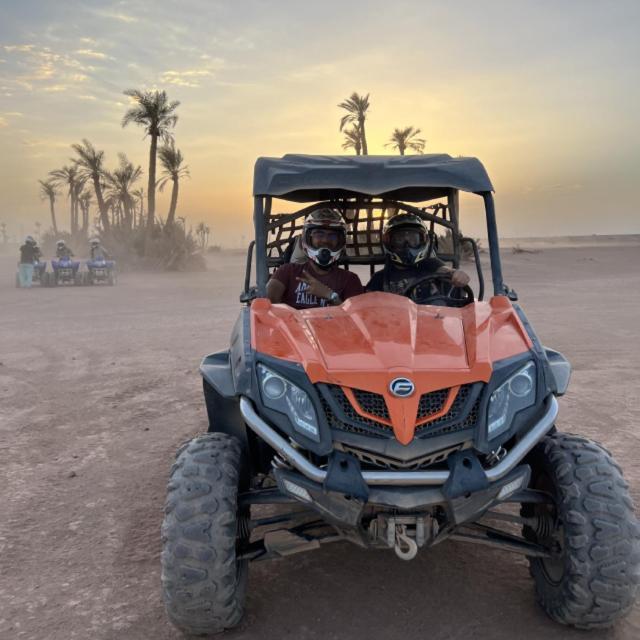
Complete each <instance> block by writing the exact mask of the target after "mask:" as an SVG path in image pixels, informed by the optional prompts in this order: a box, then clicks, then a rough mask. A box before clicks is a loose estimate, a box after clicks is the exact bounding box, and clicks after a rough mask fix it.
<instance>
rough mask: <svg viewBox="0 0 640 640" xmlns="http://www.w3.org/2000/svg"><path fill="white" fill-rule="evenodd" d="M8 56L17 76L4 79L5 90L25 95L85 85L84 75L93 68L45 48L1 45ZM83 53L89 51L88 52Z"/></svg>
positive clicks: (67, 55)
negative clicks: (11, 60)
mask: <svg viewBox="0 0 640 640" xmlns="http://www.w3.org/2000/svg"><path fill="white" fill-rule="evenodd" d="M4 49H5V50H6V51H8V52H9V53H10V54H12V57H13V58H14V60H13V62H14V64H15V67H16V70H17V72H16V73H14V74H12V75H11V76H5V78H4V79H5V80H6V81H7V83H8V85H9V86H7V87H6V88H7V89H8V88H16V87H17V88H20V89H23V90H25V91H29V92H31V91H34V90H37V89H41V90H43V91H47V92H54V93H55V92H57V91H61V90H62V89H61V88H60V87H61V86H65V88H66V87H67V86H68V85H75V84H79V83H83V82H86V81H87V80H88V79H89V77H88V75H87V73H91V72H93V71H95V67H92V66H91V65H87V64H84V63H82V62H80V61H79V60H78V59H76V58H75V57H73V55H70V54H68V53H64V52H62V53H59V52H57V51H53V50H52V49H51V48H49V47H39V46H37V45H32V44H29V45H5V46H4ZM84 51H92V50H90V49H87V50H84Z"/></svg>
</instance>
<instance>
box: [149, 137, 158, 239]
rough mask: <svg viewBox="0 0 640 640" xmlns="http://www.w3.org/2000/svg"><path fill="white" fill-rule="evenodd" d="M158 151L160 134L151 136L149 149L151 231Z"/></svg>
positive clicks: (154, 212) (153, 216)
mask: <svg viewBox="0 0 640 640" xmlns="http://www.w3.org/2000/svg"><path fill="white" fill-rule="evenodd" d="M157 149H158V134H157V133H152V134H151V146H150V148H149V184H148V186H147V189H148V191H147V229H148V230H149V231H151V229H152V227H153V223H154V221H155V217H156V151H157Z"/></svg>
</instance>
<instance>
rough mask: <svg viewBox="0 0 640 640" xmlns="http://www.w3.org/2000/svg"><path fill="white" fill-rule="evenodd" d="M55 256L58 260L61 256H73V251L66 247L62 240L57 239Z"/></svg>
mask: <svg viewBox="0 0 640 640" xmlns="http://www.w3.org/2000/svg"><path fill="white" fill-rule="evenodd" d="M56 258H58V260H60V259H62V258H73V251H71V249H69V247H67V245H66V243H65V241H64V240H58V242H56Z"/></svg>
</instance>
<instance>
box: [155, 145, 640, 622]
mask: <svg viewBox="0 0 640 640" xmlns="http://www.w3.org/2000/svg"><path fill="white" fill-rule="evenodd" d="M492 190H493V187H492V185H491V182H490V180H489V178H488V176H487V174H486V171H485V169H484V167H483V166H482V164H481V163H480V162H479V161H478V160H477V159H475V158H451V157H450V156H446V155H425V156H412V157H384V156H363V157H328V156H322V157H314V156H292V155H290V156H285V157H283V158H281V159H275V158H260V159H259V160H258V161H257V163H256V169H255V176H254V203H255V204H254V225H255V241H254V242H252V243H251V245H250V248H249V254H248V261H247V272H246V274H247V275H246V279H245V290H244V292H243V294H242V296H241V300H242V301H243V302H244V303H245V307H244V308H243V309H242V311H241V313H240V317H239V319H238V321H237V323H236V326H235V329H234V331H233V334H232V337H231V344H230V348H229V350H227V351H223V352H219V353H214V354H211V355H209V356H207V357H206V358H205V359H204V360H203V362H202V365H201V373H202V375H203V378H204V395H205V402H206V407H207V412H208V417H209V433H207V434H205V435H202V436H199V437H197V438H195V439H194V440H192V441H191V442H189V443H186V444H185V445H183V447H182V448H181V449H180V451H179V452H178V456H177V460H176V463H175V465H174V467H173V469H172V472H171V479H170V483H169V491H168V497H167V505H166V515H165V520H164V524H163V541H164V548H163V553H162V580H163V587H164V597H165V603H166V607H167V611H168V614H169V617H170V619H171V620H172V621H173V622H174V623H175V624H176V625H177V626H178V627H180V628H181V629H183V630H185V631H187V632H189V633H211V632H216V631H222V630H223V629H225V628H229V627H232V626H234V625H235V624H237V623H238V621H239V620H240V619H241V616H242V612H243V603H244V597H245V592H246V586H247V576H248V563H249V561H251V560H262V559H267V558H272V557H279V556H285V555H291V554H294V553H298V552H301V551H306V550H310V549H315V548H318V547H319V546H320V545H321V544H326V543H329V542H336V541H341V540H348V541H350V542H353V543H354V544H357V545H359V546H361V547H371V548H380V549H393V550H394V551H395V553H396V554H397V555H398V556H399V557H400V558H402V559H406V560H409V559H411V558H413V557H415V555H416V554H417V553H418V551H419V550H420V549H421V548H424V547H431V546H434V545H436V544H438V543H440V542H442V541H444V540H446V539H455V540H462V541H468V542H476V543H479V544H483V545H489V546H493V547H498V548H502V549H504V550H507V551H512V552H517V553H522V554H524V555H526V556H527V557H528V558H529V561H530V567H531V574H532V576H533V578H534V581H535V585H536V591H537V596H538V600H539V602H540V604H541V605H542V607H543V608H544V610H545V611H546V612H547V614H548V615H549V616H551V617H552V618H553V619H554V620H556V621H558V622H561V623H565V624H571V625H574V626H577V627H583V628H594V627H602V626H608V625H610V624H612V623H613V622H614V621H615V620H616V619H617V618H619V617H620V616H622V615H624V614H625V613H627V612H628V611H629V609H630V608H631V607H632V605H633V602H634V598H635V594H636V589H637V584H638V577H639V563H640V529H639V526H638V522H637V520H636V518H635V515H634V513H633V508H632V503H631V500H630V498H629V495H628V491H627V487H626V484H625V482H624V480H623V478H622V472H621V470H620V467H619V466H618V465H617V464H616V463H615V461H614V460H613V459H612V457H611V455H610V454H609V453H608V452H607V451H606V450H605V449H604V448H602V447H601V446H600V445H598V444H596V443H595V442H591V441H589V440H587V439H585V438H582V437H580V436H574V435H568V434H563V433H560V432H559V431H557V430H556V427H555V420H556V417H557V413H558V402H557V397H559V396H562V395H563V394H564V393H565V391H566V389H567V386H568V383H569V377H570V366H569V363H568V362H567V361H566V359H565V358H564V357H563V356H562V355H561V354H560V353H558V352H557V351H554V350H552V349H549V348H546V347H544V346H543V345H542V343H541V342H540V340H539V338H538V337H537V335H536V334H535V332H534V330H533V328H532V326H531V324H530V322H529V321H528V320H527V317H526V316H525V314H524V312H523V310H522V309H521V308H520V306H519V305H518V304H516V300H517V296H516V294H515V292H513V291H512V290H510V289H509V287H508V286H506V285H505V283H504V282H503V278H502V269H501V263H500V253H499V246H498V234H497V227H496V219H495V211H494V203H493V196H492ZM459 191H466V192H469V193H475V194H477V195H479V196H480V197H481V198H482V199H483V202H484V208H485V215H486V221H487V236H488V244H489V251H490V264H491V278H492V285H493V295H492V297H491V298H490V299H489V300H488V301H485V300H484V299H483V298H484V280H483V273H482V269H481V264H480V260H479V255H478V248H477V246H476V244H475V243H474V242H473V241H472V240H470V239H468V238H463V237H462V236H461V234H460V228H459V198H458V193H459ZM273 198H281V199H284V200H288V201H293V202H304V203H308V202H313V203H314V204H312V205H309V206H305V207H304V208H302V209H301V210H299V211H297V212H295V213H287V214H274V213H272V207H273ZM410 203H420V205H417V204H410ZM425 203H429V204H425ZM320 206H331V207H335V208H338V209H339V210H341V211H342V212H343V215H344V217H345V219H346V220H347V222H348V224H349V227H350V234H349V236H348V239H347V250H346V255H345V257H344V261H343V262H344V264H345V265H346V266H349V268H357V267H358V265H361V266H367V267H368V268H369V270H370V271H374V270H375V269H376V267H378V266H381V265H383V264H384V262H385V256H384V254H383V251H382V248H381V246H380V237H381V229H382V225H383V224H384V221H385V220H386V219H387V218H388V217H390V216H392V215H395V214H396V213H398V212H402V211H407V212H411V213H415V214H417V215H419V216H421V217H422V218H423V219H424V220H425V222H427V223H428V224H429V226H430V237H431V240H432V251H437V252H438V256H439V257H440V258H441V259H444V260H446V261H449V262H450V263H451V264H452V265H454V266H458V264H459V262H460V259H461V252H462V246H463V245H464V244H465V243H468V244H469V246H470V247H471V249H472V253H473V254H474V256H475V260H476V267H477V274H476V275H477V285H476V288H477V291H475V292H474V291H471V290H465V291H464V292H462V294H461V295H458V296H450V295H449V293H448V292H449V289H450V286H447V283H446V282H444V283H441V282H439V284H442V285H443V286H442V292H443V293H441V294H439V295H438V296H436V297H435V298H434V299H430V300H421V301H420V302H422V304H416V303H415V302H414V301H413V300H411V299H409V298H408V297H404V296H398V295H393V294H390V293H367V294H364V295H361V296H357V297H355V298H351V299H349V300H347V301H346V302H345V303H343V304H342V305H341V306H340V307H331V308H317V309H310V310H303V311H296V310H293V309H291V308H289V307H287V306H285V305H272V304H271V303H270V302H269V300H268V299H266V298H265V291H266V282H267V280H268V277H269V269H271V268H273V267H276V266H277V265H279V264H281V263H282V262H283V261H284V260H286V259H287V255H288V253H289V252H290V247H291V246H292V245H293V243H294V242H295V238H296V236H297V235H298V234H299V233H300V231H301V229H302V222H303V220H304V217H305V215H306V214H307V213H308V212H309V211H311V210H312V209H314V208H316V207H320ZM436 229H443V230H445V231H449V235H450V240H451V242H450V243H449V246H450V249H449V252H448V253H447V252H445V251H443V250H440V251H438V234H437V233H436ZM254 253H255V261H256V264H255V268H256V278H257V286H256V287H250V286H249V280H250V274H251V267H252V260H253V256H254ZM429 278H430V279H431V280H434V281H440V280H441V278H440V277H436V276H429ZM422 280H426V278H423V279H422ZM422 283H423V282H422V281H416V282H413V283H410V287H411V289H414V290H416V289H418V288H419V286H420V284H422ZM407 293H411V291H410V290H407ZM474 294H477V299H474V298H475V297H476V296H475V295H474ZM262 504H278V505H283V506H282V507H281V511H280V512H279V513H278V514H277V515H269V516H268V517H264V516H263V517H261V516H260V514H258V513H257V509H255V507H256V506H257V505H262ZM425 579H427V578H426V577H425Z"/></svg>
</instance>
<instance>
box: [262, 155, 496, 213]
mask: <svg viewBox="0 0 640 640" xmlns="http://www.w3.org/2000/svg"><path fill="white" fill-rule="evenodd" d="M449 189H459V190H461V191H470V192H474V193H477V192H482V191H493V186H492V184H491V180H489V176H488V175H487V172H486V171H485V168H484V167H483V166H482V163H481V162H480V161H479V160H478V159H477V158H462V157H460V158H452V157H451V156H449V155H447V154H445V153H432V154H426V155H417V156H307V155H299V154H287V155H286V156H283V157H282V158H258V160H257V161H256V166H255V170H254V176H253V195H254V196H275V197H277V198H282V199H283V200H292V201H294V202H313V201H317V200H331V199H338V198H348V197H353V196H355V195H360V194H362V195H367V196H377V197H384V198H389V199H392V200H403V201H407V202H421V201H424V200H430V199H432V198H439V197H442V196H444V195H446V194H447V192H448V190H449Z"/></svg>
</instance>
